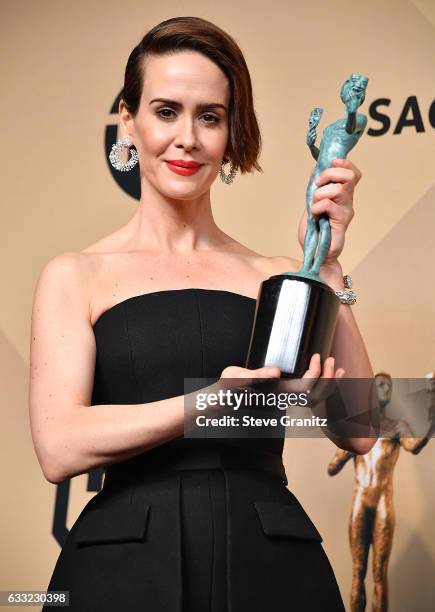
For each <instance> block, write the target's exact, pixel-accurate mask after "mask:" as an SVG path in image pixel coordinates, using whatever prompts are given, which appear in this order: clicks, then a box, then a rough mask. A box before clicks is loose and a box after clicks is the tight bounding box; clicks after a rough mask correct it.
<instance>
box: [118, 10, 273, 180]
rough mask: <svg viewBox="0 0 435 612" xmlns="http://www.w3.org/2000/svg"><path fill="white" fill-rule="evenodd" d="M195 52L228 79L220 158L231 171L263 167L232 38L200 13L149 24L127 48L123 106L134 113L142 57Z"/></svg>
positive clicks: (247, 80) (246, 78)
mask: <svg viewBox="0 0 435 612" xmlns="http://www.w3.org/2000/svg"><path fill="white" fill-rule="evenodd" d="M184 49H188V50H194V51H198V52H199V53H202V54H203V55H205V56H206V57H208V58H210V59H211V60H212V61H213V62H214V63H215V64H217V66H219V68H220V69H221V70H222V72H223V73H224V74H225V76H226V77H227V78H228V80H229V84H230V103H229V109H228V144H227V148H226V151H225V156H224V161H225V162H227V161H231V162H232V164H233V166H234V168H235V169H236V170H240V172H241V173H242V174H243V173H245V172H252V168H255V169H256V170H258V171H260V172H263V170H262V168H261V166H260V165H259V164H258V161H257V160H258V156H259V154H260V151H261V134H260V129H259V127H258V123H257V118H256V116H255V111H254V103H253V97H252V84H251V77H250V75H249V71H248V67H247V65H246V62H245V59H244V57H243V54H242V52H241V50H240V48H239V46H238V45H237V43H236V42H235V41H234V39H233V38H232V37H231V36H230V35H229V34H227V33H226V32H224V31H223V30H222V29H221V28H219V27H218V26H216V25H214V24H213V23H211V22H210V21H207V20H205V19H202V18H200V17H173V18H172V19H167V20H165V21H162V22H161V23H159V24H157V25H156V26H154V27H153V28H152V29H151V30H150V31H149V32H148V33H147V34H146V35H145V36H144V37H143V39H142V40H141V41H140V43H139V44H138V45H137V46H136V47H135V48H134V49H133V51H132V52H131V53H130V56H129V58H128V61H127V65H126V68H125V76H124V87H123V90H122V94H121V97H122V99H123V100H124V103H125V106H126V108H127V110H128V111H129V112H130V113H131V114H132V115H133V117H134V116H135V115H136V114H137V112H138V110H139V105H140V99H141V96H142V89H143V74H144V63H145V61H144V60H145V59H146V58H147V56H150V55H166V54H169V53H177V52H178V51H182V50H184Z"/></svg>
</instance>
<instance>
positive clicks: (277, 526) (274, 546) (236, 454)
mask: <svg viewBox="0 0 435 612" xmlns="http://www.w3.org/2000/svg"><path fill="white" fill-rule="evenodd" d="M119 114H120V128H121V130H120V131H121V136H122V139H123V138H128V141H127V142H129V143H131V144H132V145H134V147H135V150H136V151H137V157H138V161H139V165H140V179H141V200H140V205H139V207H138V209H137V211H136V213H135V214H134V216H133V217H132V219H131V220H130V221H129V222H128V223H127V224H126V225H125V226H124V227H121V228H120V229H118V230H116V231H115V232H113V233H112V234H110V235H109V236H107V237H105V238H103V239H101V240H99V241H98V242H97V243H96V244H94V245H92V246H90V247H88V248H86V249H84V250H83V251H81V252H80V253H65V254H62V255H59V256H57V257H55V258H54V259H52V260H51V261H50V262H48V264H47V265H46V266H45V268H44V270H43V271H42V273H41V275H40V278H39V281H38V285H37V289H36V292H35V301H34V308H33V319H32V348H31V373H32V374H31V390H30V402H31V425H32V433H33V438H34V443H35V448H36V452H37V455H38V459H39V461H40V464H41V467H42V470H43V473H44V475H45V476H46V478H47V479H48V480H49V481H50V482H53V483H58V482H61V481H62V480H64V479H65V478H71V477H73V476H76V475H78V474H83V473H86V472H89V471H90V470H92V469H94V468H97V467H106V474H105V480H104V487H103V489H102V491H100V492H99V493H98V494H97V495H96V496H94V497H93V498H92V499H91V501H90V502H89V503H88V504H87V505H86V506H85V508H84V509H83V511H82V513H81V514H80V516H79V518H78V519H77V521H76V522H75V524H74V525H73V527H72V529H71V530H70V532H69V534H68V537H67V540H66V543H65V545H64V546H63V548H62V551H61V554H60V555H59V558H58V561H57V563H56V566H55V569H54V572H53V575H52V577H51V580H50V584H49V586H48V589H47V590H65V591H69V596H70V608H71V609H72V610H80V611H82V610H92V611H94V610H105V611H111V610H116V611H119V610H140V609H144V610H147V612H163V611H165V612H167V611H170V612H175V611H181V610H184V611H189V612H194V611H196V610H201V612H205V611H206V610H212V611H213V612H218V611H220V612H223V611H224V610H228V611H229V610H231V612H242V611H243V612H244V611H245V610H248V609H249V610H250V611H251V612H257V611H258V612H260V611H263V610H264V609H265V608H266V606H267V607H269V608H270V609H272V610H275V609H278V607H279V608H280V609H292V610H304V611H307V610H309V611H314V610H315V611H316V612H318V611H320V610H324V611H333V610H334V611H336V610H344V607H343V603H342V599H341V596H340V593H339V589H338V586H337V583H336V580H335V577H334V574H333V571H332V568H331V566H330V564H329V561H328V559H327V557H326V554H325V552H324V550H323V547H322V545H321V541H322V538H321V536H320V534H319V532H318V531H317V529H316V528H315V526H314V525H313V524H312V522H311V521H310V519H309V517H308V516H307V515H306V513H305V511H304V510H303V508H302V506H301V505H300V504H299V502H298V500H297V499H296V498H295V496H294V495H293V494H292V493H291V492H290V491H289V490H288V489H287V487H286V486H285V485H286V484H287V480H286V477H285V471H284V467H283V464H282V448H283V439H278V438H273V439H258V440H252V439H249V440H248V439H245V440H242V439H237V440H234V439H233V440H222V439H206V440H201V439H192V438H188V437H185V436H184V435H183V434H184V397H185V396H184V379H185V378H189V377H190V378H192V377H193V378H195V377H207V378H208V377H210V378H214V379H216V380H218V379H219V377H221V378H228V377H229V378H238V377H246V376H250V377H262V378H276V377H279V375H280V372H279V370H278V368H261V369H258V370H246V369H245V368H243V364H244V359H245V357H246V352H247V348H248V341H249V334H250V331H251V326H252V322H253V316H254V308H255V303H256V295H257V293H258V288H259V285H260V283H261V282H262V281H263V280H264V279H265V278H268V277H269V276H271V275H273V274H278V273H280V272H282V271H283V270H298V269H299V268H300V262H299V261H297V260H295V259H291V258H289V257H284V256H276V257H264V256H261V255H259V254H258V253H255V252H253V251H252V250H250V249H248V248H247V247H245V246H243V245H242V244H240V243H239V242H237V241H236V240H234V239H233V238H231V237H230V236H228V235H227V234H225V233H224V232H223V231H222V230H220V229H219V227H218V226H217V225H216V223H215V222H214V219H213V215H212V209H211V203H210V188H211V185H212V183H213V182H214V180H215V179H216V177H217V175H218V174H221V178H222V179H223V180H225V181H226V182H231V180H232V179H233V178H234V176H235V172H236V171H237V170H240V171H241V172H242V173H243V172H248V171H252V169H254V168H255V169H257V170H261V168H260V166H259V165H258V162H257V158H258V154H259V151H260V133H259V129H258V125H257V121H256V117H255V113H254V109H253V102H252V92H251V82H250V77H249V73H248V69H247V67H246V64H245V61H244V59H243V56H242V53H241V51H240V49H239V47H238V46H237V45H236V43H235V42H234V40H233V39H232V38H231V37H230V36H229V35H228V34H226V33H225V32H223V31H222V30H221V29H219V28H218V27H217V26H215V25H213V24H212V23H210V22H208V21H205V20H203V19H199V18H194V17H180V18H174V19H169V20H167V21H164V22H162V23H161V24H159V25H157V26H156V27H154V28H153V29H152V30H151V31H150V32H148V34H147V35H146V36H145V37H144V39H143V40H142V41H141V43H140V44H139V45H138V46H137V47H136V48H135V49H134V50H133V52H132V53H131V55H130V57H129V60H128V63H127V67H126V72H125V83H124V90H123V96H122V99H121V101H120V105H119ZM121 142H122V141H121ZM132 151H133V150H132ZM132 160H133V161H132V162H127V163H126V162H122V161H121V160H120V158H119V156H116V155H115V156H112V163H113V164H114V165H115V167H118V168H119V169H124V170H125V169H128V168H129V167H131V166H132V165H134V163H135V159H134V156H133V157H132ZM227 160H230V161H231V163H232V170H230V172H229V174H226V172H225V169H224V166H225V164H224V162H225V161H227ZM359 176H360V173H359V171H358V170H357V169H356V168H355V167H354V166H353V165H352V164H351V163H350V162H347V161H344V160H343V161H340V162H338V163H337V167H335V168H331V169H328V170H327V171H325V172H324V173H323V174H322V176H321V181H320V185H323V186H322V187H320V188H319V189H318V190H317V192H316V203H315V205H314V206H313V212H314V213H316V214H317V213H320V212H322V211H325V210H328V214H329V215H330V220H331V226H332V243H331V249H330V252H329V255H328V260H327V261H326V262H325V265H324V266H323V268H322V270H321V274H322V276H323V278H324V279H325V280H326V281H327V282H328V283H329V284H330V285H331V286H332V287H334V288H335V289H336V290H341V289H343V288H344V287H343V280H342V270H341V266H340V263H339V262H338V256H339V255H340V253H341V250H342V248H343V243H344V234H345V230H346V227H347V225H348V223H349V221H350V219H351V217H352V215H353V210H352V193H353V188H354V185H355V184H356V182H357V181H358V179H359ZM331 181H332V182H333V183H334V184H328V183H330V182H331ZM305 222H306V221H305V218H304V219H303V220H302V221H301V232H302V234H303V226H304V223H305ZM332 354H333V356H334V357H335V361H336V363H337V364H339V365H340V368H339V369H335V367H334V357H331V358H328V359H327V360H326V361H325V363H324V364H323V376H324V377H326V378H329V377H334V376H335V377H339V376H341V375H343V373H344V368H345V369H346V373H347V376H349V377H370V376H372V374H373V373H372V370H371V367H370V363H369V360H368V357H367V353H366V350H365V348H364V344H363V341H362V339H361V336H360V334H359V331H358V328H357V326H356V323H355V320H354V318H353V315H352V313H351V311H350V307H349V306H347V305H344V304H343V305H342V306H340V313H339V319H338V324H337V330H336V334H335V338H334V343H333V350H332ZM321 373H322V372H321V363H320V359H319V356H318V355H315V356H313V358H312V359H311V363H310V369H309V370H308V372H307V373H306V375H305V376H306V377H314V378H317V377H319V376H320V374H321ZM372 442H373V441H372V440H366V439H353V440H350V439H348V440H341V441H340V444H341V445H342V446H343V447H345V448H348V449H351V450H353V451H354V452H357V453H365V452H367V451H368V450H369V449H370V447H371V446H372Z"/></svg>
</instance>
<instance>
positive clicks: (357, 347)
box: [320, 260, 374, 378]
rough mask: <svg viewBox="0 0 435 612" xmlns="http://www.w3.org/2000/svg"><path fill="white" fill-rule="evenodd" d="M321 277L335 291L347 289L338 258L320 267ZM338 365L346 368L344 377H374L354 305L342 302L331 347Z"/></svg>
mask: <svg viewBox="0 0 435 612" xmlns="http://www.w3.org/2000/svg"><path fill="white" fill-rule="evenodd" d="M320 277H321V278H322V279H323V280H324V281H325V282H326V283H327V284H328V285H329V286H330V287H331V288H332V289H334V291H345V290H346V289H345V287H344V283H343V270H342V268H341V265H340V263H339V262H338V260H336V261H335V262H334V263H333V264H328V265H323V266H321V268H320ZM331 355H333V356H334V357H335V364H336V367H341V368H344V369H345V374H344V378H373V376H374V374H373V368H372V366H371V363H370V359H369V356H368V354H367V349H366V347H365V344H364V341H363V339H362V336H361V333H360V331H359V329H358V325H357V323H356V320H355V317H354V315H353V312H352V306H349V305H347V304H340V306H339V309H338V318H337V325H336V328H335V334H334V340H333V343H332V348H331Z"/></svg>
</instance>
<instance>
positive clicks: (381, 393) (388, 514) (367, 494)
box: [328, 372, 435, 612]
mask: <svg viewBox="0 0 435 612" xmlns="http://www.w3.org/2000/svg"><path fill="white" fill-rule="evenodd" d="M375 381H376V387H377V391H378V397H379V410H380V428H381V429H380V430H381V436H380V437H379V438H378V440H377V442H376V444H375V445H374V446H373V448H372V449H371V450H370V451H369V452H368V453H366V454H365V455H355V454H354V453H351V452H349V451H346V450H342V449H340V448H339V449H337V452H336V453H335V455H334V458H333V459H332V461H331V462H330V464H329V466H328V474H329V475H330V476H335V474H337V473H338V472H339V471H340V470H341V469H342V467H343V466H344V465H345V464H346V462H347V461H349V459H353V462H354V469H355V481H354V490H353V496H352V509H351V516H350V522H349V542H350V549H351V555H352V566H353V571H352V589H351V601H350V606H351V612H363V611H364V610H365V608H366V592H365V585H364V581H365V577H366V573H367V560H368V555H369V549H370V545H371V546H372V555H373V580H374V593H373V605H372V610H373V612H381V611H382V612H383V611H385V610H387V609H388V583H387V569H388V561H389V557H390V552H391V546H392V541H393V532H394V507H393V470H394V466H395V465H396V462H397V459H398V457H399V451H400V447H403V448H404V449H405V450H407V451H410V452H412V453H413V454H414V455H416V454H418V453H419V452H420V451H421V449H422V448H423V447H424V446H425V445H426V444H427V442H428V440H429V438H430V437H431V436H432V434H433V432H434V430H435V410H434V407H435V401H434V400H435V380H434V379H433V377H432V380H430V381H429V384H428V388H429V389H430V390H431V393H432V403H431V408H430V409H429V415H428V416H429V428H428V431H427V433H426V434H425V435H424V436H423V437H416V436H414V434H413V432H412V430H411V428H410V426H409V424H408V423H407V421H405V420H404V419H396V420H395V419H390V418H388V417H387V416H386V414H385V408H386V406H387V404H388V403H389V402H390V400H391V395H392V380H391V376H390V375H389V374H387V373H386V372H379V373H378V374H376V376H375Z"/></svg>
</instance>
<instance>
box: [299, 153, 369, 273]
mask: <svg viewBox="0 0 435 612" xmlns="http://www.w3.org/2000/svg"><path fill="white" fill-rule="evenodd" d="M360 179H361V171H360V170H359V169H358V168H357V167H356V166H355V165H354V164H353V163H352V162H351V161H349V160H348V159H334V160H333V166H332V168H327V169H326V170H324V171H323V172H322V173H321V174H320V175H319V176H318V178H317V181H316V183H317V185H318V187H317V189H316V190H315V191H314V194H313V203H312V207H311V212H312V213H313V215H316V216H318V215H320V214H321V213H327V215H328V217H329V223H330V226H331V246H330V248H329V252H328V255H327V256H326V259H325V262H324V263H325V264H330V263H333V262H334V261H336V260H337V259H338V257H339V255H340V253H341V252H342V250H343V247H344V237H345V233H346V230H347V227H348V225H349V223H350V222H351V221H352V218H353V216H354V214H355V212H354V209H353V191H354V189H355V185H357V184H358V182H359V180H360ZM306 228H307V210H306V208H305V211H304V214H303V215H302V217H301V220H300V222H299V228H298V240H299V244H300V245H301V247H302V248H303V246H304V238H305V232H306Z"/></svg>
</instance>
